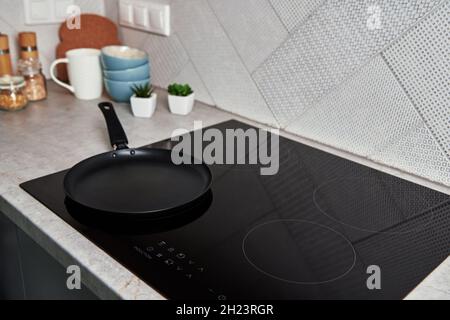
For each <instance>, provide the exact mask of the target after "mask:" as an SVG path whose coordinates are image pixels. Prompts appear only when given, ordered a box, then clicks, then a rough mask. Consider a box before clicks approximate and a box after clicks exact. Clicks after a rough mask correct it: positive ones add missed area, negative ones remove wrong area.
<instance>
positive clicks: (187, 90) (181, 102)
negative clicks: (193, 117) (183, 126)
mask: <svg viewBox="0 0 450 320" xmlns="http://www.w3.org/2000/svg"><path fill="white" fill-rule="evenodd" d="M167 91H168V92H169V109H170V112H172V113H174V114H179V115H183V116H184V115H187V114H189V113H190V112H191V111H192V108H193V107H194V101H195V93H194V91H192V89H191V87H190V86H189V85H188V84H178V83H174V84H171V85H170V86H169V87H168V90H167Z"/></svg>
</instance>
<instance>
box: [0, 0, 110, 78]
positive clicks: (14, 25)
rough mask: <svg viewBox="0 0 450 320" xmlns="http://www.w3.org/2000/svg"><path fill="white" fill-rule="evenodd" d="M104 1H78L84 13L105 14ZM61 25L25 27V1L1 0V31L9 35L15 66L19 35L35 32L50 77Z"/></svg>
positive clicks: (44, 68)
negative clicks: (49, 70)
mask: <svg viewBox="0 0 450 320" xmlns="http://www.w3.org/2000/svg"><path fill="white" fill-rule="evenodd" d="M103 1H104V0H89V1H88V0H76V1H75V4H77V5H79V6H80V8H81V12H82V13H95V14H99V15H102V14H103V13H104V3H103ZM59 26H60V25H59V24H49V25H36V26H28V25H25V15H24V6H23V1H19V0H15V1H11V0H0V28H1V29H0V31H1V32H3V33H6V34H8V36H9V41H10V47H11V51H12V58H13V60H14V61H13V62H14V65H15V62H16V60H17V59H18V55H17V34H18V33H19V32H21V31H34V32H36V33H37V38H38V47H39V51H40V58H41V61H42V65H43V70H44V73H45V74H46V75H47V77H48V76H49V72H48V69H49V67H50V64H51V63H52V62H53V60H54V59H55V53H56V46H57V45H58V43H59V36H58V30H59Z"/></svg>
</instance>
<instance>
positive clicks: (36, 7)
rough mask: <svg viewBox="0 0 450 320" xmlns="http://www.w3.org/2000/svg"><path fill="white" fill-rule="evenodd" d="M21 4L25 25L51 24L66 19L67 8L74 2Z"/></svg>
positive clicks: (57, 0)
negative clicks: (23, 10)
mask: <svg viewBox="0 0 450 320" xmlns="http://www.w3.org/2000/svg"><path fill="white" fill-rule="evenodd" d="M23 4H24V5H23V6H24V8H25V23H26V24H27V25H34V24H53V23H61V22H63V21H64V20H65V19H66V17H67V16H68V12H67V8H68V7H69V6H71V5H73V4H74V0H23Z"/></svg>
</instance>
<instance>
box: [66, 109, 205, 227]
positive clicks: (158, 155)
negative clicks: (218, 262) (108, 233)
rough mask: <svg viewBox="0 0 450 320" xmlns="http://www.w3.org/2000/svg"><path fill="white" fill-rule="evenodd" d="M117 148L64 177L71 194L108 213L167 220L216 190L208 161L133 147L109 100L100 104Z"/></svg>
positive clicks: (88, 161) (130, 217) (98, 210)
mask: <svg viewBox="0 0 450 320" xmlns="http://www.w3.org/2000/svg"><path fill="white" fill-rule="evenodd" d="M99 108H100V110H101V111H102V113H103V115H104V117H105V120H106V124H107V127H108V132H109V137H110V140H111V145H112V146H113V148H114V151H111V152H107V153H103V154H100V155H97V156H94V157H92V158H89V159H86V160H84V161H82V162H80V163H78V164H77V165H75V166H74V167H73V168H72V169H70V170H69V172H68V173H67V174H66V176H65V178H64V190H65V193H66V196H67V197H68V198H69V199H71V200H72V201H74V202H75V203H78V204H80V205H82V206H84V207H87V208H90V209H93V210H95V211H96V212H100V213H101V212H103V213H104V214H105V217H107V216H114V217H121V218H125V219H127V218H128V219H134V220H136V219H146V220H148V219H161V218H164V217H165V216H173V212H175V211H177V210H178V209H180V208H183V207H186V206H189V204H191V203H194V202H195V201H196V200H198V199H200V198H201V197H202V196H203V195H204V194H205V193H206V192H207V191H208V190H209V188H210V184H211V180H212V177H211V172H210V170H209V168H208V167H207V166H206V165H205V164H194V161H193V160H192V161H191V163H192V164H181V165H175V164H174V163H173V162H172V159H171V151H170V150H163V149H151V148H140V149H130V148H128V146H127V144H128V140H127V137H126V135H125V132H124V130H123V128H122V125H121V124H120V122H119V119H118V118H117V115H116V113H115V111H114V107H113V105H112V104H111V103H109V102H103V103H100V104H99Z"/></svg>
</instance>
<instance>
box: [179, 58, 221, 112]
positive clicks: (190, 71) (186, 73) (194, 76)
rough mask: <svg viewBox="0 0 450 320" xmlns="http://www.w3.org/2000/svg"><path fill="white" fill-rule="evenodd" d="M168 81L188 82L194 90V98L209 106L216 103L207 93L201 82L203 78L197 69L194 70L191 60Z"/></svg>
mask: <svg viewBox="0 0 450 320" xmlns="http://www.w3.org/2000/svg"><path fill="white" fill-rule="evenodd" d="M170 82H177V83H189V85H190V86H191V87H192V89H193V90H194V92H195V99H196V100H198V101H201V102H203V103H206V104H209V105H211V106H214V105H216V103H215V102H214V100H213V98H212V97H211V95H210V94H209V92H208V89H207V88H206V86H205V84H204V83H203V80H202V79H201V78H200V75H199V74H198V72H197V70H195V67H194V65H193V64H192V63H191V62H189V63H188V64H187V65H186V66H185V67H184V68H183V70H181V72H180V73H179V74H178V75H177V76H176V77H174V78H172V79H171V80H170Z"/></svg>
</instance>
